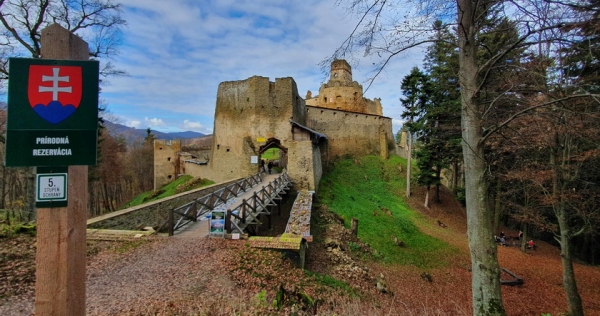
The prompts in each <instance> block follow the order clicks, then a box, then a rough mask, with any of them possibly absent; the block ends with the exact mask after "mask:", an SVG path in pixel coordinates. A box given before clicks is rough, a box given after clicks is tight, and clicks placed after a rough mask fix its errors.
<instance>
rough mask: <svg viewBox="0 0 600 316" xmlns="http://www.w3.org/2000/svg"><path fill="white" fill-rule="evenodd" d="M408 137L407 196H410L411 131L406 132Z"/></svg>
mask: <svg viewBox="0 0 600 316" xmlns="http://www.w3.org/2000/svg"><path fill="white" fill-rule="evenodd" d="M406 138H407V140H408V159H407V161H406V197H410V169H411V168H410V167H411V164H412V162H411V159H412V135H411V132H410V131H408V133H406Z"/></svg>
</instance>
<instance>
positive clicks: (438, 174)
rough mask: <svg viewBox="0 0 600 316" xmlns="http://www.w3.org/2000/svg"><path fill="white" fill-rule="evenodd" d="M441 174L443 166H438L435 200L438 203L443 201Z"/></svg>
mask: <svg viewBox="0 0 600 316" xmlns="http://www.w3.org/2000/svg"><path fill="white" fill-rule="evenodd" d="M441 174H442V168H441V167H439V166H438V167H437V169H435V176H436V178H437V179H438V183H436V184H435V202H436V203H442V200H441V199H440V182H439V180H440V179H441V178H440V177H441Z"/></svg>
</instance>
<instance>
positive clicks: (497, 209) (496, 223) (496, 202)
mask: <svg viewBox="0 0 600 316" xmlns="http://www.w3.org/2000/svg"><path fill="white" fill-rule="evenodd" d="M501 189H502V186H501V182H500V179H496V195H495V196H494V225H493V228H492V229H493V230H494V231H495V232H497V231H498V227H499V226H500V214H501V212H500V205H501V204H500V192H501Z"/></svg>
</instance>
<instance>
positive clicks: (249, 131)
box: [155, 60, 396, 187]
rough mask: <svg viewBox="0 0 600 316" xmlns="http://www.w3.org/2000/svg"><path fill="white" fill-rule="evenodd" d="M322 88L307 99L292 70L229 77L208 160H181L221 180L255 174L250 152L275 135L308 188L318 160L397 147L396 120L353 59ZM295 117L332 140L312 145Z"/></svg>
mask: <svg viewBox="0 0 600 316" xmlns="http://www.w3.org/2000/svg"><path fill="white" fill-rule="evenodd" d="M319 91H320V94H321V95H322V97H321V96H316V97H312V96H311V94H310V91H309V93H308V94H307V100H306V101H305V100H304V99H302V98H301V97H299V95H298V92H297V86H296V83H295V81H294V80H293V78H291V77H287V78H277V79H275V82H270V81H269V78H266V77H260V76H254V77H251V78H248V79H246V80H240V81H228V82H222V83H221V84H220V85H219V89H218V92H217V104H216V109H215V121H214V122H215V123H214V124H215V125H214V135H213V142H212V146H211V154H210V158H209V162H208V165H201V164H192V163H182V170H185V173H186V174H189V175H192V176H194V177H204V178H209V179H211V180H214V181H216V182H217V183H218V182H221V181H226V180H229V179H233V178H239V177H245V176H248V175H251V174H254V173H256V172H257V171H258V164H252V163H251V162H250V157H251V156H258V155H259V150H260V146H262V145H264V143H259V142H258V140H257V139H258V138H265V139H269V138H276V139H278V140H279V141H280V143H281V145H282V147H284V148H287V151H288V152H287V157H288V160H289V161H288V162H287V167H288V168H287V169H288V172H289V173H290V175H291V176H292V174H293V177H300V178H298V181H299V183H301V187H316V186H317V185H318V179H320V177H321V175H322V166H321V165H319V166H317V165H316V163H317V162H320V161H322V162H323V163H327V162H330V161H334V160H336V159H339V158H341V157H344V156H347V155H351V156H362V155H379V156H381V157H384V158H387V157H388V156H389V154H390V153H395V151H396V145H395V141H394V135H393V132H392V120H391V119H390V118H388V117H384V116H382V107H381V102H380V100H379V99H375V100H373V101H372V100H369V99H366V98H364V97H363V91H362V86H361V85H360V84H358V83H357V82H355V81H352V72H351V68H350V66H349V65H348V63H347V62H346V61H343V60H341V61H340V60H337V61H334V62H333V63H332V70H331V78H330V80H329V82H328V83H327V84H323V85H322V86H321V88H320V90H319ZM290 120H293V121H295V122H297V123H299V124H301V125H304V126H306V127H308V128H310V129H313V130H315V131H316V132H318V133H322V134H324V135H326V136H327V138H328V141H327V145H326V146H323V145H322V144H320V145H318V146H316V145H312V144H311V142H310V141H307V140H306V139H303V140H302V141H303V142H307V143H308V144H304V143H302V144H299V141H297V140H296V141H295V140H294V139H293V135H292V133H291V129H292V128H291V126H290V122H289V121H290ZM310 146H313V147H312V148H311V147H310ZM320 146H321V147H320ZM304 151H308V152H304ZM315 152H318V153H315ZM309 156H310V157H309ZM163 158H164V157H163ZM163 160H164V159H163ZM308 161H311V163H308ZM313 162H314V163H313ZM309 165H310V167H308V166H309ZM307 168H308V169H307ZM317 169H318V170H317ZM307 172H308V173H310V174H314V177H313V176H311V177H308V178H311V179H312V180H310V179H308V178H307V179H304V178H303V177H304V176H303V174H306V173H307ZM163 177H164V175H163ZM315 179H316V181H315ZM155 183H156V182H155Z"/></svg>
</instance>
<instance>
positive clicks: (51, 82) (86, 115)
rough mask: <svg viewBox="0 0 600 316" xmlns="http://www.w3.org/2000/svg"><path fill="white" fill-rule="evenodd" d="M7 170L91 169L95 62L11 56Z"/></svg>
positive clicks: (94, 146) (95, 132)
mask: <svg viewBox="0 0 600 316" xmlns="http://www.w3.org/2000/svg"><path fill="white" fill-rule="evenodd" d="M9 67H10V79H9V82H8V117H7V131H6V166H8V167H21V166H69V165H95V164H96V150H97V137H98V69H99V68H98V67H99V66H98V62H97V61H72V60H49V59H27V58H10V60H9Z"/></svg>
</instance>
